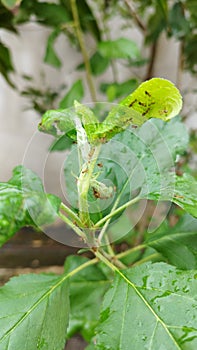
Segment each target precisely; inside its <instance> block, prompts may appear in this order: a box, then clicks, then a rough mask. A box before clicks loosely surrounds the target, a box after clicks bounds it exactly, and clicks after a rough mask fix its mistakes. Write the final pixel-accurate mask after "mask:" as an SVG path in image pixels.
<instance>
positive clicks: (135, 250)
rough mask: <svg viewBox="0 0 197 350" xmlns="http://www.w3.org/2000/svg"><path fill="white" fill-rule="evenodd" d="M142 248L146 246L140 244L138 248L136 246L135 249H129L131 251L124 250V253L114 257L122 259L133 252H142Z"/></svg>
mask: <svg viewBox="0 0 197 350" xmlns="http://www.w3.org/2000/svg"><path fill="white" fill-rule="evenodd" d="M144 248H146V244H140V245H138V246H136V247H133V248H131V249H128V250H126V251H125V252H122V253H119V254H117V255H116V258H118V259H122V258H124V257H125V256H127V255H130V254H132V253H134V252H137V251H138V250H142V249H144Z"/></svg>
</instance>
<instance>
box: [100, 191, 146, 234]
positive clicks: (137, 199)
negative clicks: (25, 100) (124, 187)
mask: <svg viewBox="0 0 197 350" xmlns="http://www.w3.org/2000/svg"><path fill="white" fill-rule="evenodd" d="M140 199H141V198H140V197H135V198H133V199H131V200H130V201H129V202H127V203H125V204H123V205H121V207H119V208H117V209H115V208H112V211H111V213H109V214H108V215H106V216H105V217H104V218H102V219H101V220H99V221H98V222H97V223H96V225H95V228H97V227H99V226H101V225H102V224H104V222H105V221H107V220H108V219H111V218H112V217H113V216H114V215H116V214H119V213H120V212H121V211H123V210H124V209H126V208H128V207H129V206H130V205H132V204H134V203H137V202H139V200H140Z"/></svg>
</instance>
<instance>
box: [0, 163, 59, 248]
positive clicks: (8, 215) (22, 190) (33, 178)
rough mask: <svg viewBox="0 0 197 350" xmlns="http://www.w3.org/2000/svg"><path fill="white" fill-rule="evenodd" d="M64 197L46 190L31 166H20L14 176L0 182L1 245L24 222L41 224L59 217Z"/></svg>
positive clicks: (34, 224) (38, 225) (33, 224)
mask: <svg viewBox="0 0 197 350" xmlns="http://www.w3.org/2000/svg"><path fill="white" fill-rule="evenodd" d="M60 203H61V201H60V199H59V198H58V197H56V196H54V195H52V194H46V193H45V192H44V189H43V186H42V183H41V180H40V179H39V177H38V176H37V175H36V174H35V173H33V172H32V171H31V170H29V169H26V168H24V167H22V166H18V167H16V168H15V169H14V171H13V177H12V178H11V179H10V180H9V181H8V182H7V183H6V182H5V183H4V182H1V183H0V246H1V245H3V244H4V243H5V242H6V241H7V240H8V239H10V237H11V236H12V235H13V234H14V233H16V232H17V231H18V230H19V229H20V228H22V227H24V226H33V227H35V228H39V227H41V226H43V225H45V224H50V223H52V222H54V221H55V219H56V217H57V214H58V211H59V206H60Z"/></svg>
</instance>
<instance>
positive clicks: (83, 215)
mask: <svg viewBox="0 0 197 350" xmlns="http://www.w3.org/2000/svg"><path fill="white" fill-rule="evenodd" d="M99 152H100V146H97V147H95V148H94V149H93V155H92V156H91V158H90V159H89V160H88V162H86V163H84V165H83V167H82V170H81V173H80V175H79V178H78V183H77V185H78V197H79V217H80V220H81V222H82V223H83V225H84V226H86V227H91V220H90V216H89V206H88V198H87V197H88V191H89V187H90V180H91V178H92V174H93V171H94V167H95V163H96V161H97V158H98V155H99Z"/></svg>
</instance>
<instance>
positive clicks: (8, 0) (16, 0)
mask: <svg viewBox="0 0 197 350" xmlns="http://www.w3.org/2000/svg"><path fill="white" fill-rule="evenodd" d="M21 1H22V0H1V2H2V4H3V5H4V6H5V7H7V8H8V9H9V10H13V9H14V8H15V7H18V6H19V5H20V3H21Z"/></svg>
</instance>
